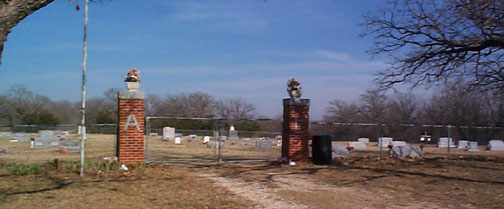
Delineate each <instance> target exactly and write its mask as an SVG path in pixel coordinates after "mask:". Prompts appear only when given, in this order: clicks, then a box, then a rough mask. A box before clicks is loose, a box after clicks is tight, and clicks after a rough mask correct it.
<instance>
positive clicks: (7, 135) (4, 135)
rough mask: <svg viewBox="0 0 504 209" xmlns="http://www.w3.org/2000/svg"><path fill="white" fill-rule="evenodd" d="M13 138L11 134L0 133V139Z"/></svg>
mask: <svg viewBox="0 0 504 209" xmlns="http://www.w3.org/2000/svg"><path fill="white" fill-rule="evenodd" d="M11 136H12V133H11V132H0V137H2V138H7V137H11Z"/></svg>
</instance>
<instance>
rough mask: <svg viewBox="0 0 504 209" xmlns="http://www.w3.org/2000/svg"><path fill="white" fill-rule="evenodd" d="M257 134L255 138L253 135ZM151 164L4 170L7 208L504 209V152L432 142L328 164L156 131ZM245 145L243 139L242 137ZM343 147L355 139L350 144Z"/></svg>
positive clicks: (101, 144) (110, 142)
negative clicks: (281, 160)
mask: <svg viewBox="0 0 504 209" xmlns="http://www.w3.org/2000/svg"><path fill="white" fill-rule="evenodd" d="M254 140H255V139H252V140H251V141H254ZM149 142H150V143H149V146H150V147H149V148H150V149H151V151H152V152H151V159H152V160H156V159H159V160H167V161H170V162H171V163H170V164H168V165H167V164H156V165H157V166H154V167H152V168H146V169H139V170H134V171H130V172H122V171H114V172H111V173H105V174H101V175H98V174H96V173H93V172H95V171H93V170H89V171H88V176H86V177H85V178H83V179H81V178H79V177H78V175H77V174H76V173H62V174H59V173H56V172H52V171H49V172H48V173H43V174H39V175H28V176H17V175H9V174H1V173H0V175H1V177H2V178H0V192H1V193H0V194H3V196H1V195H0V196H1V197H2V198H3V199H2V201H1V202H0V208H19V207H26V205H29V206H30V207H72V208H73V207H76V208H80V207H86V208H87V207H94V208H106V207H112V208H126V207H128V208H131V207H133V208H205V207H209V208H251V207H260V208H503V207H504V180H503V179H504V152H502V151H500V152H496V151H492V152H491V151H486V150H484V147H480V150H481V151H480V152H466V151H462V150H458V149H451V153H452V155H451V158H446V154H445V153H446V148H436V147H434V146H432V145H428V146H426V147H425V149H424V150H425V152H426V155H425V156H426V157H425V158H423V159H393V158H388V157H386V153H387V150H388V149H387V148H384V149H383V150H384V159H383V160H380V158H379V156H378V155H379V148H378V147H376V146H372V145H373V144H371V145H370V146H368V148H366V149H363V150H353V151H352V156H351V157H346V158H335V159H334V161H333V163H332V164H331V165H328V166H317V165H312V164H311V163H309V162H305V163H302V164H298V165H296V166H293V167H292V166H285V165H278V164H274V163H220V164H218V163H215V162H214V160H215V156H214V154H215V150H214V149H210V148H206V145H203V144H202V143H201V141H199V140H193V141H191V142H188V141H187V139H184V140H183V142H182V145H175V144H174V143H173V141H172V142H162V141H161V140H160V137H153V138H150V141H149ZM233 142H237V141H227V142H226V144H225V146H224V149H223V150H222V155H223V157H224V159H235V158H239V159H272V158H278V157H279V156H280V149H279V148H278V147H273V148H271V149H256V148H255V146H253V145H247V146H241V145H231V143H233ZM242 142H243V141H242ZM336 144H342V145H346V143H344V142H336ZM0 146H1V147H6V148H7V149H9V150H11V151H13V152H14V154H12V155H1V156H0V162H19V163H38V162H44V161H52V160H53V159H55V158H57V159H60V160H78V159H79V154H78V153H65V154H61V153H57V152H55V150H56V148H50V149H30V148H29V144H28V143H20V142H17V143H11V142H8V141H7V140H5V139H4V140H2V139H0ZM86 155H87V156H88V157H90V158H101V157H104V156H113V155H114V136H113V135H89V139H88V141H87V152H86Z"/></svg>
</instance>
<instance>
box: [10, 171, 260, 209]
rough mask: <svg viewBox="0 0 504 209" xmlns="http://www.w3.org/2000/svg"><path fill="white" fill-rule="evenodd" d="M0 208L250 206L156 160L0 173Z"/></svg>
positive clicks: (203, 180) (205, 181)
mask: <svg viewBox="0 0 504 209" xmlns="http://www.w3.org/2000/svg"><path fill="white" fill-rule="evenodd" d="M0 194H1V195H0V208H250V207H253V203H250V202H247V201H246V200H244V199H241V198H239V197H237V196H235V195H233V194H232V193H230V192H229V191H228V190H226V189H224V188H222V187H219V186H217V185H214V184H212V182H210V181H208V180H206V179H204V178H201V177H198V176H195V175H193V174H191V173H189V172H187V171H186V170H182V169H178V168H176V167H171V166H169V165H156V166H153V167H150V168H142V169H136V170H131V171H111V172H108V173H102V174H96V173H93V172H92V171H88V172H87V174H86V177H84V178H80V177H78V175H76V174H75V173H69V172H61V171H48V172H46V173H44V174H39V175H29V176H15V175H14V176H13V175H3V176H2V178H0Z"/></svg>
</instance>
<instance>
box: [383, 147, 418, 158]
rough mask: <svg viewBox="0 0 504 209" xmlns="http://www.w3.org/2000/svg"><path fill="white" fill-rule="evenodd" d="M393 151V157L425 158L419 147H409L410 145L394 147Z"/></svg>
mask: <svg viewBox="0 0 504 209" xmlns="http://www.w3.org/2000/svg"><path fill="white" fill-rule="evenodd" d="M391 151H392V153H391V154H392V156H393V157H411V158H415V157H422V156H423V153H422V151H421V150H420V148H419V147H415V146H409V145H406V146H393V147H392V150H391Z"/></svg>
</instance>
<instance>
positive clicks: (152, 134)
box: [149, 132, 158, 136]
mask: <svg viewBox="0 0 504 209" xmlns="http://www.w3.org/2000/svg"><path fill="white" fill-rule="evenodd" d="M149 135H150V136H158V133H155V132H154V133H150V134H149Z"/></svg>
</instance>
